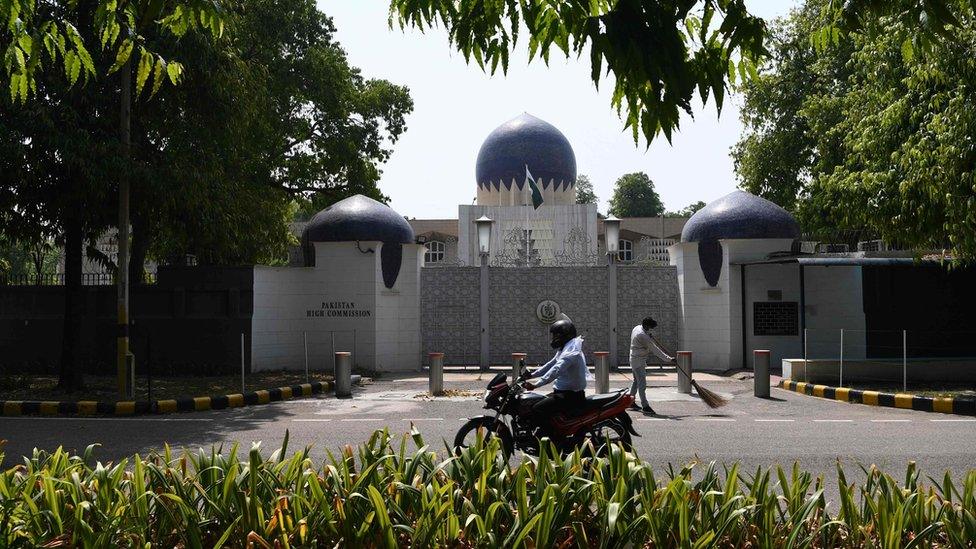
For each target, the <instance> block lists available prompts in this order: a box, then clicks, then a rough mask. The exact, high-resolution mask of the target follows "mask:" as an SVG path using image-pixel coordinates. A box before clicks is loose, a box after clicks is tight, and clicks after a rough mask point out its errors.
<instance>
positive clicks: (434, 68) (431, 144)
mask: <svg viewBox="0 0 976 549" xmlns="http://www.w3.org/2000/svg"><path fill="white" fill-rule="evenodd" d="M746 5H747V6H748V7H749V9H750V11H752V13H754V14H756V15H759V16H760V17H764V18H767V19H772V18H775V17H778V16H782V15H786V14H787V12H788V11H789V10H790V8H791V7H793V6H794V5H796V1H795V0H747V2H746ZM318 6H319V9H321V10H322V11H323V12H325V13H326V14H327V15H329V16H330V17H332V18H333V21H334V23H335V25H336V28H337V33H336V35H337V36H336V37H337V39H338V41H339V43H340V44H341V45H342V47H343V48H344V49H345V50H346V53H347V55H348V57H349V60H350V62H351V63H352V64H353V65H354V66H357V67H359V68H360V69H361V70H362V73H363V75H364V76H365V77H367V78H382V79H386V80H389V81H391V82H394V83H396V84H401V85H406V86H407V87H409V89H410V95H411V97H413V101H414V110H413V112H412V113H411V114H410V115H409V116H408V118H407V131H406V132H405V133H404V134H403V135H402V136H401V138H400V140H399V141H397V143H396V144H395V145H394V146H393V154H392V156H391V157H390V159H389V160H388V161H387V162H386V163H385V164H384V165H383V166H382V167H381V169H382V171H383V175H382V177H381V179H380V182H379V187H380V190H381V191H382V192H383V193H384V194H385V195H387V196H388V197H390V206H391V207H392V208H393V209H394V210H396V211H397V212H399V213H400V214H402V215H405V216H408V217H411V218H414V217H416V218H420V219H433V218H456V217H457V215H458V204H471V203H472V202H473V200H474V197H475V194H476V192H477V186H476V183H475V176H474V170H475V160H476V158H477V156H478V150H479V148H480V147H481V144H482V142H483V141H484V139H485V137H487V136H488V134H489V133H490V132H491V131H492V130H493V129H495V128H496V127H498V126H499V125H501V124H502V123H504V122H506V121H507V120H509V119H511V118H514V117H516V116H518V115H519V114H521V113H522V112H529V113H531V114H533V115H535V116H537V117H539V118H541V119H543V120H545V121H547V122H549V123H550V124H553V125H554V126H556V127H557V128H559V130H560V131H562V132H563V134H565V135H566V137H567V139H569V142H570V143H571V144H572V146H573V150H574V151H575V152H576V167H577V173H579V174H586V175H588V176H589V177H590V180H591V181H592V182H593V186H594V190H595V192H596V194H597V196H598V197H599V199H600V204H599V210H600V211H601V212H605V211H606V209H607V202H608V201H609V199H610V195H611V192H612V188H613V183H614V181H616V179H617V178H618V177H620V176H621V175H623V174H625V173H630V172H638V171H642V172H645V173H647V174H648V175H649V176H650V177H651V179H652V180H653V181H654V183H655V187H656V189H657V191H658V193H659V194H660V195H661V199H662V200H663V201H664V205H665V207H666V208H667V209H669V210H678V209H681V208H684V207H685V206H687V205H688V204H691V203H693V202H696V201H698V200H703V201H705V202H709V201H711V200H714V199H716V198H719V197H721V196H723V195H725V194H728V193H730V192H732V191H733V190H735V189H736V178H735V173H734V170H733V163H732V159H731V157H730V156H729V149H730V147H731V146H732V145H734V144H735V143H736V141H738V139H739V136H740V134H741V132H742V124H741V123H740V121H739V113H738V104H739V102H740V99H739V98H737V97H734V96H733V97H729V96H727V97H726V101H725V104H724V106H723V109H722V113H721V116H720V117H719V116H718V114H717V112H716V110H715V104H714V102H711V101H710V102H709V103H708V104H706V105H705V106H702V105H700V104H698V105H696V106H695V109H694V111H695V112H694V118H692V117H689V116H684V117H683V119H682V121H681V128H680V130H679V131H678V133H676V134H675V135H673V136H672V142H671V143H670V144H669V143H668V142H667V140H666V139H664V136H663V135H661V136H659V137H658V138H657V139H655V140H654V142H653V143H652V144H651V146H650V148H646V146H645V144H643V143H642V144H639V145H635V144H634V140H633V137H632V134H631V133H630V132H629V131H624V127H623V122H622V121H621V120H620V119H619V118H618V117H617V114H616V112H615V111H614V110H613V109H612V108H611V106H610V92H611V91H612V88H611V87H610V86H609V85H601V87H600V90H599V91H598V90H597V89H596V88H595V87H594V85H593V82H592V80H590V64H589V59H588V57H587V56H585V55H584V56H583V58H581V59H579V60H577V59H575V58H574V59H572V60H565V59H563V58H560V57H558V56H556V55H554V56H553V57H552V58H551V62H550V65H549V66H546V65H545V64H544V63H542V62H541V61H540V60H538V59H537V60H534V61H533V62H532V63H531V64H530V63H528V62H527V60H528V55H527V53H526V51H525V48H524V43H520V44H519V45H518V50H517V52H516V54H515V55H514V56H513V58H512V61H511V63H510V66H509V71H508V74H507V75H506V74H502V73H501V71H499V72H498V73H496V74H495V75H494V76H490V75H489V74H487V73H485V72H482V70H481V69H480V68H479V67H478V66H477V64H471V65H468V64H466V63H465V61H464V57H463V56H461V54H459V53H457V51H456V50H454V49H453V48H451V47H450V46H449V45H448V42H447V34H446V33H445V32H444V31H443V30H441V29H434V30H428V31H427V33H420V32H419V31H416V30H413V29H407V30H404V31H401V30H400V29H399V28H394V29H392V30H391V29H390V28H389V26H388V24H387V8H388V6H389V3H388V1H387V0H318ZM472 63H473V62H472Z"/></svg>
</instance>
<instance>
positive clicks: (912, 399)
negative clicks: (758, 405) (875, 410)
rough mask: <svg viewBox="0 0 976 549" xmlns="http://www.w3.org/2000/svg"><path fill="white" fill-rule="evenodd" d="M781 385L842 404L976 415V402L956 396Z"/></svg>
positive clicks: (790, 384) (810, 385) (797, 383)
mask: <svg viewBox="0 0 976 549" xmlns="http://www.w3.org/2000/svg"><path fill="white" fill-rule="evenodd" d="M779 386H780V387H781V388H783V389H786V390H787V391H793V392H794V393H800V394H803V395H810V396H815V397H820V398H828V399H832V400H840V401H842V402H852V403H855V404H867V405H868V406H887V407H889V408H903V409H906V410H918V411H920V412H938V413H942V414H956V415H965V416H972V415H976V400H973V399H966V398H962V399H961V398H955V397H927V396H921V395H913V394H908V393H882V392H880V391H864V390H860V389H848V388H846V387H831V386H829V385H814V384H813V383H803V382H800V381H790V380H786V379H784V380H782V381H781V382H780V383H779Z"/></svg>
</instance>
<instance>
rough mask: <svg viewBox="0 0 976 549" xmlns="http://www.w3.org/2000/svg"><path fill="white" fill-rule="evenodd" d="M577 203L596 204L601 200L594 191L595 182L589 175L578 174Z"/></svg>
mask: <svg viewBox="0 0 976 549" xmlns="http://www.w3.org/2000/svg"><path fill="white" fill-rule="evenodd" d="M575 188H576V203H577V204H596V203H597V202H599V201H600V199H599V198H597V196H596V193H595V192H593V183H592V182H591V181H590V177H589V176H588V175H578V176H576V187H575Z"/></svg>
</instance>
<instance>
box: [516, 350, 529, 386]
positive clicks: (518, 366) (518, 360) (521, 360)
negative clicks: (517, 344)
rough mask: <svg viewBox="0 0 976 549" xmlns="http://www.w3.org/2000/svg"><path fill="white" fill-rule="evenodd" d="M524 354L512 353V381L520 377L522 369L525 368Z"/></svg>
mask: <svg viewBox="0 0 976 549" xmlns="http://www.w3.org/2000/svg"><path fill="white" fill-rule="evenodd" d="M526 356H528V355H526V354H525V353H512V381H515V380H516V379H518V378H519V376H520V375H522V367H523V366H525V357H526Z"/></svg>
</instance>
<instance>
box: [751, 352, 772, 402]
mask: <svg viewBox="0 0 976 549" xmlns="http://www.w3.org/2000/svg"><path fill="white" fill-rule="evenodd" d="M752 379H753V391H754V392H755V394H756V396H757V397H759V398H769V351H768V350H765V349H763V350H758V349H757V350H755V351H753V352H752Z"/></svg>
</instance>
